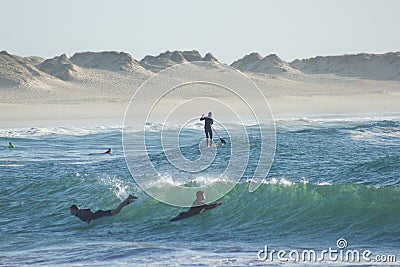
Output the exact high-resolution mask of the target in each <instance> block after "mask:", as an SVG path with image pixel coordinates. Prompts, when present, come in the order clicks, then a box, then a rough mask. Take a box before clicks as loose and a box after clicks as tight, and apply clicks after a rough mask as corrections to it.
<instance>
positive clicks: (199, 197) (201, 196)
mask: <svg viewBox="0 0 400 267" xmlns="http://www.w3.org/2000/svg"><path fill="white" fill-rule="evenodd" d="M196 198H197V200H202V201H204V200H206V194H205V193H204V192H203V191H197V192H196Z"/></svg>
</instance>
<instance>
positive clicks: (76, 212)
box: [69, 204, 79, 215]
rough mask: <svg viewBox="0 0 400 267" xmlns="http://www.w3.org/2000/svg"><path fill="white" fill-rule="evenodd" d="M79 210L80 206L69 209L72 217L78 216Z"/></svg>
mask: <svg viewBox="0 0 400 267" xmlns="http://www.w3.org/2000/svg"><path fill="white" fill-rule="evenodd" d="M78 210H79V208H78V206H77V205H75V204H74V205H72V206H71V207H69V211H70V212H71V215H76V214H78Z"/></svg>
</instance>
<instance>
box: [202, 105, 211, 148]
mask: <svg viewBox="0 0 400 267" xmlns="http://www.w3.org/2000/svg"><path fill="white" fill-rule="evenodd" d="M200 121H204V131H205V133H206V141H207V146H211V145H212V142H213V141H212V134H213V133H212V128H211V125H213V123H214V120H213V118H212V112H211V111H210V112H208V115H207V117H204V114H203V115H201V118H200ZM208 138H210V142H209V141H208Z"/></svg>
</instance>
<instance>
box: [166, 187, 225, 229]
mask: <svg viewBox="0 0 400 267" xmlns="http://www.w3.org/2000/svg"><path fill="white" fill-rule="evenodd" d="M221 204H222V203H214V204H206V195H205V193H204V192H203V191H197V193H196V200H195V201H194V202H193V204H192V207H191V208H190V209H189V210H188V211H186V212H181V213H179V214H178V216H176V217H175V218H173V219H171V220H170V222H175V221H179V220H182V219H186V218H189V217H192V216H194V215H197V214H199V213H200V212H201V211H202V210H203V209H205V210H211V209H213V208H216V207H218V206H219V205H221Z"/></svg>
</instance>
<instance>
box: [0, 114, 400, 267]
mask: <svg viewBox="0 0 400 267" xmlns="http://www.w3.org/2000/svg"><path fill="white" fill-rule="evenodd" d="M247 130H248V132H249V136H250V146H251V149H250V151H251V152H250V153H251V157H250V160H249V163H248V166H247V169H246V171H245V172H244V174H243V176H242V178H241V180H240V182H239V184H238V185H236V186H235V187H234V189H233V190H232V191H231V192H230V193H228V194H227V195H226V196H224V197H223V198H222V199H221V201H222V202H224V204H223V205H221V206H220V207H218V208H216V209H214V210H210V211H206V212H204V213H202V214H200V215H198V216H195V217H192V218H189V219H186V220H182V221H179V222H174V223H171V222H169V219H171V218H173V217H174V216H175V215H177V214H178V213H179V212H182V211H184V210H185V209H184V208H179V207H173V206H169V205H166V204H163V203H160V202H158V201H156V200H154V199H152V198H151V197H149V196H148V195H146V194H145V193H144V192H143V190H142V189H141V188H140V187H139V186H138V185H137V184H136V183H135V180H134V179H133V178H132V176H131V174H130V172H129V170H128V168H127V165H126V161H125V158H124V153H123V148H122V145H121V128H119V127H93V128H89V127H88V128H74V127H65V128H30V129H1V130H0V136H1V138H0V143H1V144H4V146H6V145H7V144H8V142H9V141H12V142H13V143H14V144H15V145H16V148H15V149H6V148H2V149H1V151H2V153H1V155H0V170H1V172H0V210H1V211H2V216H1V217H0V251H1V252H0V265H1V266H3V265H5V266H8V265H17V266H20V265H44V266H46V265H48V266H55V265H67V266H81V265H95V266H112V265H130V266H140V265H143V266H145V265H150V266H153V265H159V266H164V265H181V264H187V265H196V266H210V265H218V266H247V265H265V264H266V262H263V261H260V260H258V258H257V252H258V251H259V250H261V249H263V248H264V246H265V245H268V247H270V248H273V249H276V250H278V249H287V250H290V249H298V250H300V249H315V250H317V251H322V250H324V249H327V248H328V247H332V248H336V241H337V240H338V239H339V238H345V239H346V240H347V242H348V248H351V249H359V250H365V249H368V250H371V251H372V252H373V253H374V255H375V254H381V255H396V256H397V258H398V257H399V256H400V250H399V246H398V244H400V228H399V222H400V205H399V203H400V171H399V170H400V121H399V120H397V119H393V118H392V119H380V120H376V119H351V118H350V119H343V118H342V119H320V120H317V119H314V120H311V119H302V120H282V121H277V147H276V155H275V160H274V162H273V165H272V168H271V171H270V173H269V175H268V177H266V180H265V182H264V184H263V185H262V186H261V187H260V188H259V189H258V190H257V191H255V192H254V193H249V192H248V188H247V187H248V184H247V181H248V179H250V178H251V177H252V174H253V172H254V169H255V166H256V164H257V155H258V154H259V151H258V148H259V140H258V137H257V127H255V126H247ZM166 131H167V132H168V131H170V132H171V133H173V132H174V131H176V130H174V129H171V130H166ZM221 133H222V135H223V136H224V137H225V138H226V140H227V141H228V143H229V144H228V145H227V146H226V147H220V146H218V147H216V148H215V149H216V157H215V160H214V162H213V163H212V165H211V168H209V169H208V170H205V171H204V172H201V173H192V174H188V175H184V174H183V173H182V172H179V171H176V170H175V169H174V168H173V167H172V166H171V165H170V164H169V163H168V160H167V159H166V157H165V156H164V155H163V153H160V151H159V150H158V148H159V145H160V143H159V140H158V137H159V136H160V129H159V128H157V127H154V129H153V131H152V132H151V134H150V135H149V137H148V142H149V144H150V146H151V147H152V148H151V149H149V151H148V154H149V158H150V159H151V160H152V162H153V163H154V165H155V166H157V168H158V170H159V171H160V174H161V175H160V177H157V178H154V177H151V178H149V183H148V184H146V185H145V186H148V187H157V188H158V190H161V191H162V190H166V188H167V187H168V186H170V185H171V183H176V184H184V185H186V186H196V185H201V184H204V183H210V182H215V183H216V184H218V183H228V182H229V181H224V180H218V179H217V176H216V175H214V174H215V173H219V172H220V171H221V170H223V169H224V168H226V166H227V162H229V159H230V153H229V152H230V144H232V143H233V142H239V141H238V140H229V137H227V136H226V135H225V133H224V132H223V131H222V132H221ZM138 134H140V133H138ZM203 134H204V133H203V130H202V129H201V125H195V126H194V127H191V128H189V129H185V130H184V131H182V132H181V134H180V145H181V152H182V154H183V155H184V156H185V157H187V158H189V159H191V160H194V159H196V158H198V157H199V150H198V144H199V142H200V141H201V139H202V137H203ZM108 147H112V148H113V152H114V153H113V154H112V155H103V154H101V153H102V152H104V151H106V150H107V148H108ZM134 160H137V162H138V164H140V162H141V160H143V158H142V157H141V156H140V155H138V157H137V159H134ZM144 173H145V170H144ZM137 175H141V174H137ZM128 194H134V195H137V196H138V197H139V200H138V201H137V202H135V203H133V204H131V205H129V206H128V207H126V208H125V209H123V210H122V211H121V213H120V214H118V215H116V216H114V217H109V218H103V219H100V220H97V221H93V222H92V223H90V224H86V223H83V222H81V221H79V219H78V218H76V217H73V216H71V215H70V214H69V206H70V205H71V204H78V205H79V206H80V207H82V208H91V209H92V210H96V209H111V208H114V207H115V206H117V205H118V204H119V203H120V202H121V201H122V200H123V199H124V198H125V197H126V196H127V195H128ZM397 261H398V260H397ZM275 263H277V262H275ZM278 263H279V262H278ZM278 263H277V264H278Z"/></svg>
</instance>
